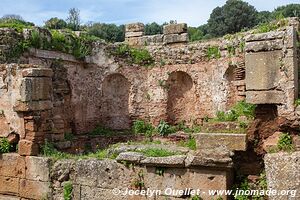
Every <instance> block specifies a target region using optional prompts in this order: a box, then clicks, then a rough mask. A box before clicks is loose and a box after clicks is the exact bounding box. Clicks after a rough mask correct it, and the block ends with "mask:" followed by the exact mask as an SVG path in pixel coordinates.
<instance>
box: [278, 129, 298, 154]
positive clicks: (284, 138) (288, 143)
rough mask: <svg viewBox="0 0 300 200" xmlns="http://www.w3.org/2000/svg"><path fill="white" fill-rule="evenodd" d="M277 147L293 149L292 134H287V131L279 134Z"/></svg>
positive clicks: (283, 149) (284, 149) (286, 149)
mask: <svg viewBox="0 0 300 200" xmlns="http://www.w3.org/2000/svg"><path fill="white" fill-rule="evenodd" d="M277 147H278V149H279V150H281V151H293V150H294V145H293V140H292V136H291V135H289V134H288V133H282V134H281V135H280V136H279V140H278V143H277Z"/></svg>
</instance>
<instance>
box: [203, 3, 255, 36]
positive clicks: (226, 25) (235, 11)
mask: <svg viewBox="0 0 300 200" xmlns="http://www.w3.org/2000/svg"><path fill="white" fill-rule="evenodd" d="M256 17H257V11H256V9H255V8H254V7H253V6H251V5H249V4H248V3H246V2H244V1H241V0H227V1H226V4H225V5H224V6H222V7H217V8H215V9H214V10H213V11H212V13H211V15H210V18H209V20H208V30H207V31H208V33H209V34H210V35H212V36H222V35H225V34H228V33H235V32H238V31H240V30H242V29H243V28H251V27H253V26H254V25H256Z"/></svg>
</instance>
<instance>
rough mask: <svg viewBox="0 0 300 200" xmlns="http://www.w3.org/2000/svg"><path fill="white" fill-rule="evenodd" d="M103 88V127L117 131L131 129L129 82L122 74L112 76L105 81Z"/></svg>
mask: <svg viewBox="0 0 300 200" xmlns="http://www.w3.org/2000/svg"><path fill="white" fill-rule="evenodd" d="M102 87H103V89H102V92H103V93H102V98H103V105H102V118H103V119H102V123H103V125H104V126H105V127H108V128H111V129H115V130H123V129H129V128H130V124H131V121H130V116H129V110H128V103H129V90H130V83H129V81H128V80H127V79H126V78H125V77H124V76H123V75H121V74H112V75H109V76H108V77H106V78H105V79H104V82H103V86H102Z"/></svg>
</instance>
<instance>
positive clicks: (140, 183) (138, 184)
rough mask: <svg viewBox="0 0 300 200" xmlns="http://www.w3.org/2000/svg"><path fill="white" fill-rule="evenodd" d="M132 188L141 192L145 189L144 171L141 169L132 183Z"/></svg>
mask: <svg viewBox="0 0 300 200" xmlns="http://www.w3.org/2000/svg"><path fill="white" fill-rule="evenodd" d="M132 186H133V187H134V189H138V190H143V189H144V188H145V182H144V171H143V170H142V169H141V170H140V171H139V172H138V174H137V177H136V178H135V179H134V180H133V181H132Z"/></svg>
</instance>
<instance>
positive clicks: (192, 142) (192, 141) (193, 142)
mask: <svg viewBox="0 0 300 200" xmlns="http://www.w3.org/2000/svg"><path fill="white" fill-rule="evenodd" d="M179 146H183V147H188V148H189V149H191V150H196V149H197V145H196V140H195V138H194V137H192V136H191V135H190V136H189V139H188V140H187V141H184V140H181V141H180V142H179Z"/></svg>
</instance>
